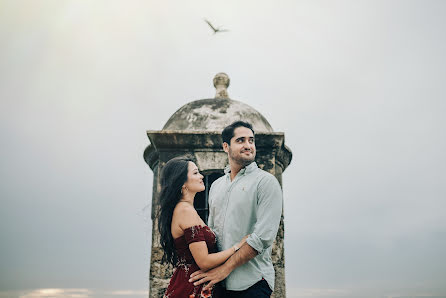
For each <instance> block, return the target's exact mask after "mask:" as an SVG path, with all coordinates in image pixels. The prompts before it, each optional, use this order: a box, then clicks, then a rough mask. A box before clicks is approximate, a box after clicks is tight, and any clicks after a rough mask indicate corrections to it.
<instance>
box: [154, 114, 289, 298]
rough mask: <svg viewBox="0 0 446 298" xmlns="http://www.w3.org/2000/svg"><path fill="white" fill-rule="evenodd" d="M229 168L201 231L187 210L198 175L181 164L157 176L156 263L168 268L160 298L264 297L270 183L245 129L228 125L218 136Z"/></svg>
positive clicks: (274, 186)
mask: <svg viewBox="0 0 446 298" xmlns="http://www.w3.org/2000/svg"><path fill="white" fill-rule="evenodd" d="M222 139H223V149H224V151H225V152H226V153H227V154H228V159H229V165H228V166H227V167H226V169H225V175H223V176H222V177H220V178H219V179H217V180H216V181H215V182H214V183H213V184H212V186H211V189H210V192H209V219H208V225H206V224H205V223H204V222H203V220H202V219H201V218H200V216H199V215H198V213H197V211H196V210H195V208H194V197H195V194H196V193H198V192H201V191H204V190H205V186H204V183H203V175H201V174H200V172H199V171H198V168H197V166H196V165H195V163H194V162H193V161H192V160H191V159H188V158H185V157H177V158H173V159H171V160H170V161H168V162H167V163H166V165H165V166H164V168H163V170H162V174H161V187H162V188H161V194H160V205H161V208H160V214H159V226H158V228H159V232H160V242H161V246H162V248H163V249H164V256H163V261H165V262H170V263H172V264H173V265H174V266H175V269H174V273H173V276H172V278H171V280H170V283H169V286H168V288H167V290H166V292H165V294H164V297H166V298H167V297H169V298H174V297H181V298H183V297H184V298H191V297H197V298H198V297H214V298H215V297H217V298H218V297H261V298H262V297H270V296H271V293H272V291H273V289H274V268H273V264H272V261H271V246H272V244H273V241H274V239H275V237H276V234H277V230H278V228H279V222H280V217H281V214H282V190H281V188H280V185H279V182H278V181H277V179H276V178H275V177H274V176H273V175H271V174H270V173H267V172H265V171H263V170H261V169H260V168H258V167H257V164H256V163H255V162H254V159H255V155H256V146H255V138H254V130H253V128H252V126H251V124H249V123H247V122H243V121H236V122H234V123H232V124H231V125H229V126H227V127H226V128H225V129H224V130H223V132H222Z"/></svg>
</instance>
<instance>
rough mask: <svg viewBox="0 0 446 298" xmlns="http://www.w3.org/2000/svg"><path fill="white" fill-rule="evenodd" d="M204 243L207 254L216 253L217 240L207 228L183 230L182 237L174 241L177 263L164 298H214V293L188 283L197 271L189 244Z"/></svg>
mask: <svg viewBox="0 0 446 298" xmlns="http://www.w3.org/2000/svg"><path fill="white" fill-rule="evenodd" d="M199 241H206V245H207V247H208V251H209V253H213V252H216V248H217V247H216V243H217V239H216V238H215V234H214V232H213V231H212V230H211V229H210V228H209V227H208V226H204V227H201V226H193V227H190V228H188V229H185V230H184V235H183V236H181V237H178V238H176V239H174V242H175V248H176V250H177V255H178V262H177V264H176V267H175V269H174V272H173V276H172V278H171V279H170V282H169V286H168V287H167V290H166V292H165V293H164V296H163V297H164V298H192V297H194V298H202V297H203V298H207V297H213V298H216V297H217V295H216V293H211V292H210V291H206V292H204V291H202V288H203V285H199V286H194V284H193V283H190V282H189V278H190V275H191V274H192V273H193V272H195V271H197V270H199V269H200V268H199V267H198V265H197V263H195V260H194V258H193V257H192V253H191V252H190V250H189V244H191V243H192V242H199Z"/></svg>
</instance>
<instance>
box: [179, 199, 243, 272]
mask: <svg viewBox="0 0 446 298" xmlns="http://www.w3.org/2000/svg"><path fill="white" fill-rule="evenodd" d="M174 217H176V218H177V219H179V220H178V223H179V226H180V228H181V229H182V230H183V231H184V230H185V229H188V228H190V227H193V226H196V225H198V226H201V225H202V222H201V220H200V216H199V215H198V213H197V211H196V210H195V209H194V208H193V207H192V206H187V205H183V206H181V208H178V210H176V212H174ZM247 237H248V236H246V237H244V238H243V239H242V240H241V241H240V242H239V243H237V244H235V245H234V246H233V247H231V248H229V249H226V250H224V251H220V252H217V253H209V251H208V247H207V245H206V242H205V241H199V242H192V243H190V244H189V249H190V251H191V253H192V256H193V257H194V260H195V263H197V265H198V267H200V269H201V270H203V271H207V270H209V269H212V268H214V267H217V266H218V265H221V264H223V263H224V262H225V261H226V260H227V259H228V258H229V257H230V256H232V255H233V254H234V253H235V252H236V251H237V250H238V249H239V248H240V247H241V246H242V245H243V244H244V243H245V242H246V238H247Z"/></svg>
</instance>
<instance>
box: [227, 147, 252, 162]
mask: <svg viewBox="0 0 446 298" xmlns="http://www.w3.org/2000/svg"><path fill="white" fill-rule="evenodd" d="M251 153H252V157H247V158H243V156H242V155H237V154H234V152H233V151H232V150H231V147H229V156H230V157H231V159H232V160H233V161H235V162H236V163H237V164H239V165H241V166H242V167H246V166H247V165H249V164H251V163H252V162H253V161H254V159H255V157H256V155H255V153H253V152H252V151H251Z"/></svg>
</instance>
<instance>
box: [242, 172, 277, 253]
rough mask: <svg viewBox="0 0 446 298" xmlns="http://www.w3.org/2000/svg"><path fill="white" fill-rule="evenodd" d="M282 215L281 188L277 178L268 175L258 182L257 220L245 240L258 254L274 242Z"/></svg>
mask: <svg viewBox="0 0 446 298" xmlns="http://www.w3.org/2000/svg"><path fill="white" fill-rule="evenodd" d="M281 215H282V189H281V187H280V184H279V182H278V181H277V179H276V178H275V177H274V176H272V175H268V176H265V177H264V178H263V179H262V180H260V182H259V187H258V193H257V221H256V223H255V225H254V231H253V232H252V233H251V234H250V235H249V237H248V239H247V240H246V242H247V243H248V244H249V246H251V247H252V248H254V249H255V250H256V251H257V252H258V253H259V254H261V253H262V252H264V251H265V250H266V249H268V248H269V247H270V246H271V245H272V244H273V242H274V239H275V238H276V235H277V230H278V229H279V224H280V218H281Z"/></svg>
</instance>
